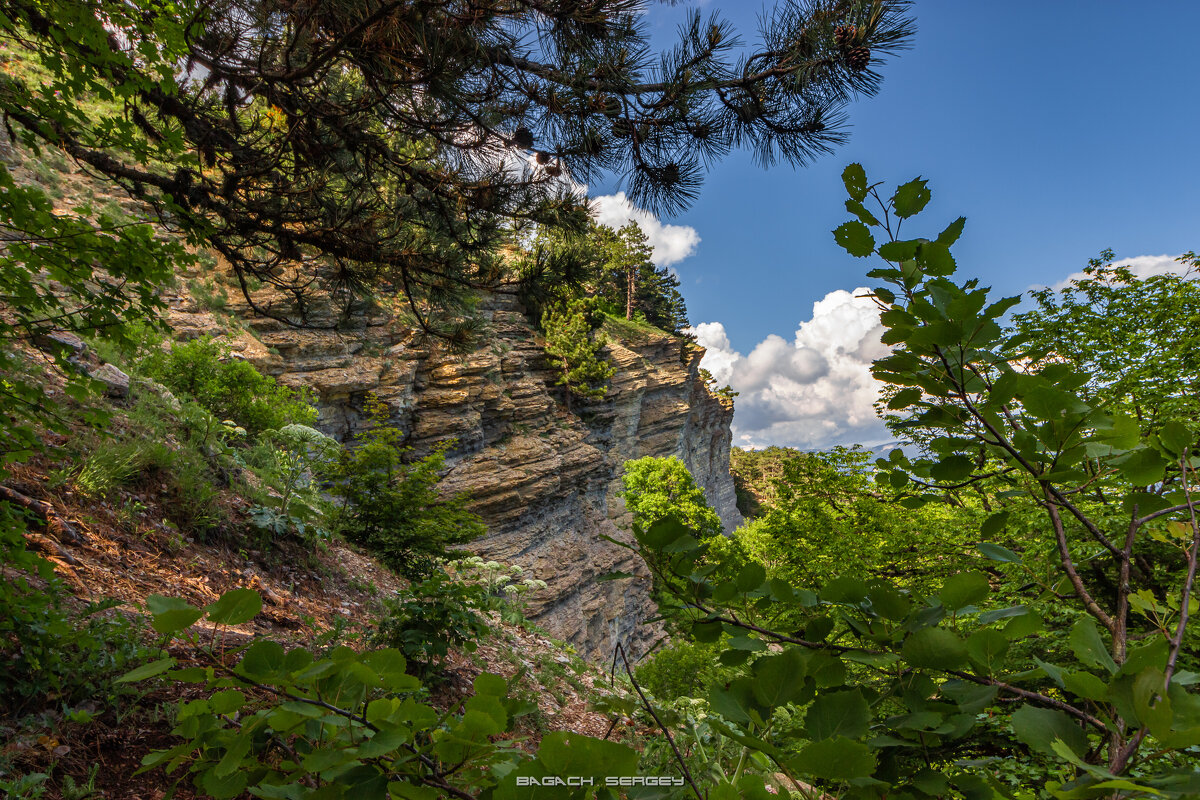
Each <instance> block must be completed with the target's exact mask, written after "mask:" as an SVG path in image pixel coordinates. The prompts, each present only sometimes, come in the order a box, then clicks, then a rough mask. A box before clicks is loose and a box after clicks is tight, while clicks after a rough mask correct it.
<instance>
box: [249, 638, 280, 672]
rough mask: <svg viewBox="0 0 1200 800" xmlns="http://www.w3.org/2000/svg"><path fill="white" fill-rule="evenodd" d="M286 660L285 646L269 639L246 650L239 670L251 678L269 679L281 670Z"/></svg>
mask: <svg viewBox="0 0 1200 800" xmlns="http://www.w3.org/2000/svg"><path fill="white" fill-rule="evenodd" d="M284 659H285V653H284V650H283V645H281V644H279V643H278V642H272V641H270V640H268V639H263V640H261V641H258V642H255V643H254V644H252V645H250V647H249V649H247V650H246V654H245V655H244V656H242V661H241V663H240V664H238V668H239V669H240V670H241V672H243V673H244V674H245V675H247V676H249V677H251V678H259V679H262V678H267V677H269V676H271V675H272V674H273V673H275V672H276V671H277V670H279V669H280V668H281V667H282V666H283V664H284Z"/></svg>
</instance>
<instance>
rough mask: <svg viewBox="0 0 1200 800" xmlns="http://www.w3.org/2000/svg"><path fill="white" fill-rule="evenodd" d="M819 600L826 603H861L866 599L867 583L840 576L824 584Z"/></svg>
mask: <svg viewBox="0 0 1200 800" xmlns="http://www.w3.org/2000/svg"><path fill="white" fill-rule="evenodd" d="M821 599H822V600H824V601H825V602H827V603H848V604H855V603H861V602H862V601H863V600H866V599H867V583H866V581H864V580H862V579H861V578H855V577H853V576H851V575H842V576H841V577H838V578H834V579H833V580H831V581H830V582H829V583H827V584H825V587H824V588H823V589H821Z"/></svg>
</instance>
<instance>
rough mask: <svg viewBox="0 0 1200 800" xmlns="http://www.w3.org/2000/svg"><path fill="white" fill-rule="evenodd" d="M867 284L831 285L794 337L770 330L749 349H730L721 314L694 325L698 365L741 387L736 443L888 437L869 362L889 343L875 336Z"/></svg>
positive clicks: (812, 443)
mask: <svg viewBox="0 0 1200 800" xmlns="http://www.w3.org/2000/svg"><path fill="white" fill-rule="evenodd" d="M867 291H868V290H866V289H861V288H860V289H855V290H854V291H853V292H847V291H843V290H840V289H839V290H837V291H835V292H830V293H829V294H827V295H825V297H824V298H822V299H821V300H818V301H817V302H816V303H814V304H813V312H812V317H811V318H810V319H808V320H805V321H804V322H801V323H800V326H799V328H798V329H797V330H796V334H795V337H794V339H793V340H792V341H791V342H788V341H786V340H785V339H783V338H782V337H780V336H776V335H775V334H771V335H770V336H768V337H767V338H766V339H764V340H763V341H761V342H759V343H758V344H757V345H756V346H755V347H754V349H753V350H751V351H750V353H749V355H743V354H742V353H740V352H737V351H736V350H734V349H733V347H732V345H731V344H730V341H729V336H728V334H727V333H726V331H725V326H724V325H723V324H721V323H720V322H702V323H700V324H699V325H697V326H695V328H693V329H692V333H694V334H695V335H696V339H697V341H698V343H699V344H700V345H701V346H703V347H704V348H705V349H706V350H707V352H706V353H705V355H704V360H703V361H701V366H703V367H704V368H705V369H707V370H708V371H709V372H711V373H712V374H713V376H714V377H715V378H716V379H717V380H718V381H719V382H720V383H728V384H729V385H730V386H732V387H733V389H734V390H735V391H737V392H738V393H739V397H738V398H737V401H736V403H735V408H736V412H735V414H734V419H733V435H734V444H736V445H740V446H743V447H764V446H767V445H788V446H791V447H799V448H804V449H818V448H826V447H832V446H834V445H839V444H842V445H850V444H864V445H867V446H868V447H873V446H876V445H880V444H882V443H884V442H887V441H889V440H890V439H891V438H892V437H891V436H890V434H889V433H888V431H887V429H886V428H885V427H884V426H883V423H882V422H880V421H879V419H878V418H877V417H876V416H875V409H874V408H873V406H872V404H873V403H874V402H875V400H876V399H877V397H878V394H879V388H880V384H879V383H878V382H877V381H876V380H875V379H874V378H873V377H872V376H871V371H870V367H871V362H872V361H874V360H875V359H876V358H879V357H881V356H883V355H885V354H886V353H887V346H886V345H884V344H883V343H881V342H880V341H879V338H880V336H882V335H883V326H882V324H880V322H879V309H878V308H877V307H876V305H875V303H874V302H873V301H871V300H870V299H868V298H866V297H863V296H862V295H865V294H866V293H867Z"/></svg>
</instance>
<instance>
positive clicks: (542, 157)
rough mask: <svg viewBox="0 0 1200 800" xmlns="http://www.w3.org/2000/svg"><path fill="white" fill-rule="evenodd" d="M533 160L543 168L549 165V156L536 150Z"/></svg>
mask: <svg viewBox="0 0 1200 800" xmlns="http://www.w3.org/2000/svg"><path fill="white" fill-rule="evenodd" d="M534 160H536V161H537V163H539V164H541V165H542V166H545V165H547V164H549V163H550V154H549V153H543V152H542V151H541V150H538V151H537V153H536V154H535V155H534Z"/></svg>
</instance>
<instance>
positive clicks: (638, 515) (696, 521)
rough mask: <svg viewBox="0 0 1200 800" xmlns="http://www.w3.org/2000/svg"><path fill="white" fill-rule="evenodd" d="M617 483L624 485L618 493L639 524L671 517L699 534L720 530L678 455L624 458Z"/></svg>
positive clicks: (706, 502)
mask: <svg viewBox="0 0 1200 800" xmlns="http://www.w3.org/2000/svg"><path fill="white" fill-rule="evenodd" d="M621 485H622V486H624V487H625V488H624V491H623V492H622V493H621V495H622V497H624V498H625V508H626V509H628V510H629V513H630V514H632V515H633V522H634V525H636V526H638V527H639V528H650V527H651V526H653V525H654V524H655V523H658V522H662V521H663V520H665V519H668V518H673V519H676V520H678V521H679V522H682V523H683V524H685V525H687V526H688V527H690V528H691V529H692V530H694V531H696V532H697V533H698V534H699V535H700V536H702V537H704V536H717V535H719V534H720V533H721V518H720V517H719V516H718V515H717V512H716V511H714V510H713V509H712V506H710V505H709V504H708V498H707V497H705V495H704V490H703V489H702V488H700V487H699V486H697V485H696V479H695V478H693V477H692V473H690V472H688V468H687V467H686V466H685V465H684V463H683V462H682V461H680V460H679V459H678V458H674V457H672V458H655V457H652V456H647V457H646V458H638V459H635V460H633V461H626V462H625V474H624V475H622V476H621Z"/></svg>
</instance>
